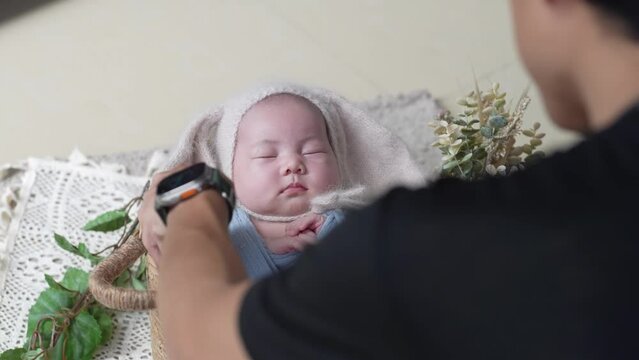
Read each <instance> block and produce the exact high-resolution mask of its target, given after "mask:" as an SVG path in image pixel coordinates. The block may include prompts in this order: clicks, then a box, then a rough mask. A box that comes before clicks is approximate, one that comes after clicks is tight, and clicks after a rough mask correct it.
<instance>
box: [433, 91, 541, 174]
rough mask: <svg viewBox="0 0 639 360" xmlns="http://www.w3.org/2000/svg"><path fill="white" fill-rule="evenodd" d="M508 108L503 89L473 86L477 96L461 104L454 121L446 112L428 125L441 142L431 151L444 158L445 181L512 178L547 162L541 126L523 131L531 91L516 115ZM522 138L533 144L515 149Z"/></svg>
mask: <svg viewBox="0 0 639 360" xmlns="http://www.w3.org/2000/svg"><path fill="white" fill-rule="evenodd" d="M506 102H507V101H506V93H505V92H504V93H502V92H500V86H499V84H495V85H493V86H492V88H491V89H490V90H487V91H481V90H480V89H479V86H478V85H475V90H474V91H472V92H471V93H469V94H468V95H467V96H466V97H464V98H462V99H460V100H459V102H458V104H459V105H461V106H462V107H463V108H464V110H463V111H462V112H461V113H459V114H458V115H456V116H453V115H452V114H451V113H450V112H443V113H441V114H440V115H439V116H438V117H437V119H435V121H433V122H432V123H431V124H430V126H431V127H433V128H434V131H435V135H436V136H437V141H436V142H435V143H433V146H435V147H437V148H438V149H440V150H441V152H442V154H443V155H444V157H443V164H442V176H443V177H455V178H460V179H463V180H476V179H480V178H482V177H485V176H487V175H490V176H494V175H508V174H511V173H513V172H515V171H518V170H522V169H524V168H525V166H528V165H529V164H531V163H532V162H534V161H536V160H539V159H540V158H542V157H544V156H545V155H544V153H543V152H542V151H539V150H537V149H538V147H539V146H540V145H541V144H542V140H541V139H542V138H543V137H544V136H545V134H544V133H540V132H538V130H539V128H540V124H539V123H534V125H533V127H532V128H530V129H525V130H522V125H523V124H522V119H523V116H524V112H525V111H526V108H527V107H528V104H529V103H530V98H529V97H528V95H527V91H525V92H524V94H523V95H522V96H521V98H520V99H519V101H518V102H517V105H516V106H515V109H514V111H512V112H511V111H510V109H507V104H506ZM508 108H510V106H508ZM520 134H522V135H524V136H526V137H528V138H529V140H528V142H527V143H526V144H523V145H521V146H516V144H515V143H516V139H517V136H518V135H520Z"/></svg>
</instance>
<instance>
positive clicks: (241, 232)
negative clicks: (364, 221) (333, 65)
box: [229, 208, 344, 280]
mask: <svg viewBox="0 0 639 360" xmlns="http://www.w3.org/2000/svg"><path fill="white" fill-rule="evenodd" d="M323 215H324V216H325V217H326V219H325V220H324V224H323V225H322V227H321V228H320V232H319V234H318V239H320V240H321V239H322V238H324V237H325V236H326V234H328V233H329V232H330V231H331V230H332V229H333V228H335V226H336V225H337V224H339V223H340V222H341V221H342V220H343V219H344V213H343V212H342V211H341V210H330V211H327V212H325V213H324V214H323ZM229 235H230V236H231V241H232V242H233V246H234V247H235V249H236V250H237V253H238V255H239V256H240V258H241V259H242V263H243V264H244V269H245V270H246V274H247V275H248V276H249V278H251V279H253V280H256V279H260V278H263V277H265V276H268V275H271V274H274V273H276V272H278V271H280V270H283V269H285V268H287V267H289V266H290V265H292V264H293V263H294V262H295V260H296V259H297V257H298V256H299V255H300V253H299V252H297V251H294V252H290V253H286V254H273V253H272V252H271V251H270V250H269V249H268V248H267V247H266V245H265V244H264V240H262V237H261V236H260V235H259V234H258V232H257V229H255V226H254V225H253V223H252V222H251V219H250V217H249V215H248V214H247V213H246V212H245V211H244V210H242V209H240V208H236V209H235V210H234V212H233V220H231V223H230V224H229Z"/></svg>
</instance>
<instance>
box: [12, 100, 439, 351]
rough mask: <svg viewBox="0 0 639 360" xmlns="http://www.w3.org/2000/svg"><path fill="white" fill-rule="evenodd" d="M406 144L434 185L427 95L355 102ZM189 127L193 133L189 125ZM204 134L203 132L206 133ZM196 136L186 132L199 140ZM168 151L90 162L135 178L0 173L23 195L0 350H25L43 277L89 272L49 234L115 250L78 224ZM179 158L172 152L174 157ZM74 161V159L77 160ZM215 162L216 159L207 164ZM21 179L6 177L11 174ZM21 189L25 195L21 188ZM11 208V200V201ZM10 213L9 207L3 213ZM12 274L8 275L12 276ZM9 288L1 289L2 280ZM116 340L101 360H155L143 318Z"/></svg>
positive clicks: (62, 169) (129, 319)
mask: <svg viewBox="0 0 639 360" xmlns="http://www.w3.org/2000/svg"><path fill="white" fill-rule="evenodd" d="M358 106H360V107H361V108H363V109H364V110H365V112H366V113H367V114H369V115H370V117H371V118H372V119H375V120H377V121H379V122H380V123H381V124H383V125H384V126H386V127H388V128H389V129H391V130H392V131H393V133H395V134H397V135H398V136H399V137H400V138H401V139H402V140H403V141H404V142H405V143H407V144H408V146H409V148H410V150H411V152H412V154H413V155H414V158H416V159H417V163H418V164H419V167H420V169H421V171H422V172H423V173H425V174H427V178H428V179H433V178H434V176H435V174H436V173H437V172H438V171H439V168H440V164H441V155H440V153H439V151H438V150H437V149H434V148H432V147H430V144H431V143H432V142H433V141H434V140H435V137H434V135H433V133H432V131H431V129H430V128H429V127H427V126H426V124H427V123H428V122H429V121H430V120H432V119H433V118H434V117H435V115H436V114H437V113H438V112H439V111H441V108H440V107H439V106H438V105H437V103H436V102H435V101H434V100H433V98H432V97H431V95H430V94H429V93H428V91H426V90H419V91H415V92H411V93H408V94H398V95H384V96H379V97H377V98H375V99H372V100H369V101H366V102H363V103H360V104H358ZM192 129H195V128H193V127H192ZM201 134H202V133H200V135H201ZM197 135H198V132H194V133H191V134H189V133H185V134H184V137H185V138H194V137H196V136H197ZM182 143H185V144H187V145H188V146H190V147H191V149H192V150H191V151H184V152H182V153H181V154H182V156H183V157H182V158H175V157H174V158H173V160H174V161H176V163H182V162H191V161H194V159H193V158H192V156H193V155H194V154H196V151H195V146H194V144H195V143H197V142H196V141H189V142H184V141H182ZM165 153H166V152H165V151H163V150H158V151H155V152H154V151H153V150H148V151H136V152H128V153H118V154H109V155H103V156H98V157H92V158H91V159H90V160H91V161H93V162H95V163H97V164H103V163H104V164H114V163H120V164H122V165H124V167H125V168H126V169H127V170H128V172H129V173H132V174H135V175H138V176H125V175H114V174H113V173H111V172H109V171H106V170H105V169H107V168H108V169H112V170H113V169H116V168H118V167H117V166H109V167H106V168H104V167H100V168H93V169H88V168H86V167H79V166H71V165H69V164H64V163H60V162H52V161H42V160H33V161H31V162H30V163H29V166H28V170H29V171H28V176H27V181H26V182H24V185H23V186H22V187H21V188H20V184H21V183H22V178H24V177H25V176H24V175H25V174H24V170H23V168H27V167H26V166H24V167H23V166H19V167H18V168H17V169H16V168H12V169H10V168H9V167H0V190H2V191H1V193H3V194H4V192H5V190H6V189H12V192H13V193H15V194H18V195H20V196H17V207H15V206H11V207H10V208H11V217H12V218H13V219H12V221H11V226H10V229H11V231H10V234H4V233H3V232H1V231H0V350H5V349H7V348H10V347H15V346H19V345H21V344H22V341H23V337H24V334H25V331H26V329H25V326H26V319H27V315H26V314H27V313H28V309H29V307H30V306H31V305H32V304H33V302H34V301H35V298H36V296H37V294H38V293H39V292H40V291H41V290H42V289H43V288H44V287H45V286H46V283H45V281H44V278H43V272H46V273H48V274H51V275H52V276H54V277H55V278H56V279H60V277H61V276H62V274H63V273H64V269H66V268H67V267H68V266H79V267H81V268H84V269H87V263H86V261H83V260H81V259H78V258H77V257H76V256H73V255H69V254H67V253H66V252H64V251H62V250H60V249H58V248H57V246H55V244H54V243H53V240H52V236H51V232H52V231H53V230H55V231H58V232H61V233H64V234H65V235H67V236H68V238H69V239H70V240H71V241H72V242H77V241H86V242H87V243H88V245H89V247H90V248H91V249H95V248H98V247H102V246H104V245H105V244H111V243H113V242H114V241H115V240H116V239H115V237H114V234H97V233H87V232H83V231H81V230H80V229H79V226H81V224H83V223H84V221H86V220H87V219H89V218H90V217H92V216H94V215H95V214H97V213H99V212H102V211H105V210H107V209H112V208H114V207H118V206H120V205H122V202H123V201H125V200H127V199H128V198H130V197H133V196H135V195H137V194H138V192H139V189H141V187H142V186H143V184H144V178H142V177H141V176H143V175H145V174H146V175H147V176H148V175H149V174H150V173H151V170H153V169H155V168H157V163H158V161H159V159H166V158H167V157H166V156H168V155H166V154H165ZM174 154H175V152H174ZM76 157H77V156H76ZM209 160H211V159H209ZM15 171H17V173H16V174H15V175H14V176H11V177H9V178H7V176H8V175H9V174H10V173H11V172H15ZM19 188H20V189H19ZM6 203H7V204H8V203H9V202H6ZM5 208H9V207H5ZM7 271H8V273H7ZM5 277H6V286H5V287H4V288H3V279H4V278H5ZM115 319H116V322H117V325H116V329H115V331H114V337H113V340H112V341H111V342H110V343H109V344H108V345H107V346H106V347H104V348H103V349H102V350H100V351H99V353H98V354H97V355H96V357H95V358H96V359H151V354H150V334H149V325H148V321H147V318H146V315H145V314H144V313H123V312H118V313H117V314H116V317H115Z"/></svg>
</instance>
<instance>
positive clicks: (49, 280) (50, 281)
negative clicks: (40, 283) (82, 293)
mask: <svg viewBox="0 0 639 360" xmlns="http://www.w3.org/2000/svg"><path fill="white" fill-rule="evenodd" d="M44 280H45V281H46V282H47V284H49V287H51V288H52V289H57V290H62V291H69V292H73V290H70V289H67V288H66V287H64V286H62V285H61V284H60V283H59V282H57V281H55V280H54V279H53V276H51V275H48V274H44Z"/></svg>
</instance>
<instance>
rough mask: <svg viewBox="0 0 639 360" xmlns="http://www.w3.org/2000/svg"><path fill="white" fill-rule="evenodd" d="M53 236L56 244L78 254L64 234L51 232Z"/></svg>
mask: <svg viewBox="0 0 639 360" xmlns="http://www.w3.org/2000/svg"><path fill="white" fill-rule="evenodd" d="M53 238H54V239H55V242H56V244H58V246H59V247H61V248H62V249H64V250H66V251H68V252H70V253H73V254H76V255H78V248H77V247H75V246H74V245H73V244H71V243H70V242H69V240H67V239H66V238H65V237H64V236H62V235H60V234H56V233H53Z"/></svg>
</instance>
